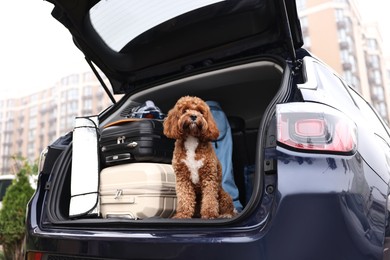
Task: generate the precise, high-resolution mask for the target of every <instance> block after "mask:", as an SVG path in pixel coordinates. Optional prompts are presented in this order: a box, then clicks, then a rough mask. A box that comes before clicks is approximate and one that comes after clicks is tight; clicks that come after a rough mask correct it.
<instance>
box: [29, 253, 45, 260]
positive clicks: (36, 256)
mask: <svg viewBox="0 0 390 260" xmlns="http://www.w3.org/2000/svg"><path fill="white" fill-rule="evenodd" d="M42 256H43V254H42V253H41V252H28V253H27V257H26V259H27V260H41V259H42Z"/></svg>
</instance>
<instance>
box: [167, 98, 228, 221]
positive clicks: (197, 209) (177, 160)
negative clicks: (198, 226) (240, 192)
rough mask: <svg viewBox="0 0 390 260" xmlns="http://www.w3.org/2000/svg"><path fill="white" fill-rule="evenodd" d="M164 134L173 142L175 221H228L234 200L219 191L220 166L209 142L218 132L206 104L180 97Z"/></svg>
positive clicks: (170, 114)
mask: <svg viewBox="0 0 390 260" xmlns="http://www.w3.org/2000/svg"><path fill="white" fill-rule="evenodd" d="M164 134H165V135H166V136H167V137H168V138H173V139H176V142H175V150H174V152H173V160H172V165H173V168H174V170H175V174H176V193H177V200H178V204H177V211H176V214H175V216H174V218H192V217H199V216H200V217H201V218H204V219H213V218H231V217H232V216H233V215H234V206H233V201H232V198H231V197H230V196H229V194H228V193H227V192H225V191H224V190H223V188H222V182H221V181H222V167H221V163H220V162H219V160H218V158H217V156H216V154H215V152H214V149H213V147H212V143H211V141H212V140H215V139H217V137H218V135H219V131H218V128H217V125H216V123H215V121H214V119H213V116H212V114H211V112H210V108H209V107H208V105H207V104H206V103H205V102H204V101H203V100H202V99H200V98H198V97H190V96H185V97H182V98H180V99H179V100H178V101H177V103H176V105H175V106H174V107H173V108H172V109H171V110H170V111H169V112H168V116H167V118H166V119H165V121H164Z"/></svg>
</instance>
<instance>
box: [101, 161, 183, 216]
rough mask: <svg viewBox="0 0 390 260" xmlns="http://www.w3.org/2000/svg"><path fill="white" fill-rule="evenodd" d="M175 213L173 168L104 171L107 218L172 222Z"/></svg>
mask: <svg viewBox="0 0 390 260" xmlns="http://www.w3.org/2000/svg"><path fill="white" fill-rule="evenodd" d="M175 210H176V192H175V174H174V171H173V168H172V165H170V164H160V163H129V164H122V165H116V166H111V167H107V168H104V169H103V170H102V171H101V173H100V212H101V214H102V217H103V218H113V217H117V218H118V217H119V218H128V219H145V218H150V217H162V218H169V217H171V216H173V214H174V213H175Z"/></svg>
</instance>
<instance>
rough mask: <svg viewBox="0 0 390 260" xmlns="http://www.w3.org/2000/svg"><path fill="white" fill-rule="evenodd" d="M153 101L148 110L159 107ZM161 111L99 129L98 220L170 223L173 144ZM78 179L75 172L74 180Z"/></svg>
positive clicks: (173, 205) (77, 173)
mask: <svg viewBox="0 0 390 260" xmlns="http://www.w3.org/2000/svg"><path fill="white" fill-rule="evenodd" d="M150 102H151V101H147V102H146V105H147V107H149V108H150V107H152V108H155V106H154V104H153V103H150ZM139 110H140V109H139V108H138V110H137V113H139ZM157 112H158V113H156V111H155V110H151V109H149V111H146V112H145V111H143V113H139V115H140V116H137V115H133V116H132V117H130V118H128V119H125V120H120V121H116V122H113V123H111V124H108V125H106V126H104V127H103V128H101V129H100V138H99V140H98V143H99V147H98V149H99V151H98V153H99V159H98V160H99V162H100V169H101V171H100V173H99V175H98V178H99V202H98V204H99V205H98V207H97V208H98V211H99V212H98V215H99V216H100V217H103V218H126V219H146V218H151V217H162V218H169V217H171V216H173V214H174V213H175V209H176V192H175V174H174V171H173V168H172V165H171V161H172V155H173V149H174V140H172V139H168V138H167V137H165V136H164V134H163V121H162V119H161V118H160V115H161V113H160V111H157ZM151 113H152V117H149V115H150V114H151ZM153 113H154V114H153ZM73 146H75V144H73ZM78 147H79V146H78ZM78 153H80V151H78ZM86 164H87V162H86ZM79 174H81V173H80V172H72V179H73V175H79ZM71 185H73V183H72V184H71ZM70 206H71V207H75V205H72V203H71V205H70ZM76 207H77V206H76ZM88 212H89V211H88ZM70 216H71V215H70ZM71 217H72V216H71ZM77 217H80V215H77Z"/></svg>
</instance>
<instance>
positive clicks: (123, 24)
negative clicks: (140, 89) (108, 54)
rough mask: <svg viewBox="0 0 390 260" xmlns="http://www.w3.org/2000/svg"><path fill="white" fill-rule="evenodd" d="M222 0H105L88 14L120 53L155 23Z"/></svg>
mask: <svg viewBox="0 0 390 260" xmlns="http://www.w3.org/2000/svg"><path fill="white" fill-rule="evenodd" d="M222 1H225V0H191V1H173V0H170V1H157V0H152V1H138V0H115V1H113V0H110V1H107V0H103V1H100V2H99V3H97V4H96V5H95V6H93V7H92V8H91V10H90V11H89V15H90V19H91V24H92V26H93V27H94V29H95V30H96V32H97V33H98V34H99V36H100V37H101V38H102V40H103V41H104V42H105V43H106V44H107V45H108V46H109V47H110V48H111V49H113V50H114V51H117V52H119V51H120V50H121V49H122V48H123V47H124V46H125V45H126V44H127V43H128V42H130V41H132V40H133V39H134V38H135V37H137V36H138V35H140V34H142V33H144V32H146V31H147V30H149V29H151V28H153V27H155V26H156V25H159V24H161V23H163V22H166V21H168V20H170V19H172V18H174V17H177V16H179V15H182V14H184V13H187V12H190V11H193V10H195V9H199V8H201V7H204V6H207V5H210V4H214V3H218V2H222Z"/></svg>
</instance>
